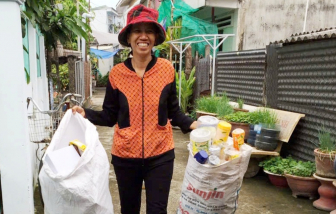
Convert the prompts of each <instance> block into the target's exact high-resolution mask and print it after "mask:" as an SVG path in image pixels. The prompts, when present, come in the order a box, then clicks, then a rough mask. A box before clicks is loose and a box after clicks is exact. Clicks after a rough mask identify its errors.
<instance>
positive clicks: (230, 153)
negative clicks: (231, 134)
mask: <svg viewBox="0 0 336 214" xmlns="http://www.w3.org/2000/svg"><path fill="white" fill-rule="evenodd" d="M240 155H241V154H240V152H239V151H237V150H235V149H231V148H230V149H225V156H224V159H225V160H226V161H230V160H233V159H235V158H238V157H239V156H240Z"/></svg>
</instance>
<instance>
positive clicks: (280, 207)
mask: <svg viewBox="0 0 336 214" xmlns="http://www.w3.org/2000/svg"><path fill="white" fill-rule="evenodd" d="M104 96H105V89H100V88H97V89H96V92H95V93H94V96H93V98H92V105H93V106H92V108H93V109H96V110H100V109H101V106H102V102H103V99H104ZM97 130H98V132H99V136H100V141H101V143H102V144H103V145H104V147H105V149H106V152H107V154H108V156H109V158H111V155H110V150H111V142H112V137H113V128H108V127H99V126H97ZM174 140H175V155H176V159H175V166H174V175H173V180H172V184H171V189H170V196H169V204H168V214H175V213H176V209H177V207H178V201H179V197H180V195H181V185H182V181H183V177H184V171H185V167H186V165H187V161H188V151H187V141H188V140H189V134H182V132H181V131H179V130H174ZM110 172H111V173H110V191H111V194H112V198H113V205H114V212H115V214H119V213H120V205H119V195H118V194H119V193H118V188H117V182H116V178H115V174H114V171H113V167H112V165H111V170H110ZM141 201H142V202H141V203H142V204H141V214H145V213H146V212H145V208H146V203H145V201H146V198H145V191H143V193H142V200H141ZM312 202H313V201H310V200H308V199H306V198H294V197H293V196H292V195H291V191H290V189H279V188H277V187H275V186H273V185H272V184H270V182H269V181H268V178H267V177H266V176H265V175H264V174H263V173H260V174H258V175H257V176H256V177H253V178H248V179H244V181H243V186H242V190H241V192H240V196H239V205H238V210H237V212H236V214H259V213H263V214H325V213H329V212H324V211H320V210H317V209H315V208H314V207H313V205H312Z"/></svg>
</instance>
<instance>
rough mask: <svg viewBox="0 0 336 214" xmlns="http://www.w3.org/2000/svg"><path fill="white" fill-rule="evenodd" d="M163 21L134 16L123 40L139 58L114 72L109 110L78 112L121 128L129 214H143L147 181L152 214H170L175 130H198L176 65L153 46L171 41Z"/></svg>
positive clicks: (117, 160)
mask: <svg viewBox="0 0 336 214" xmlns="http://www.w3.org/2000/svg"><path fill="white" fill-rule="evenodd" d="M157 18H158V12H157V11H156V10H153V9H150V8H147V7H145V6H143V5H137V6H135V7H134V8H133V9H132V10H130V11H129V13H128V15H127V25H126V27H124V28H123V29H122V30H121V32H120V34H119V37H118V39H119V43H120V44H122V45H124V46H128V47H131V48H132V56H133V57H132V58H128V59H127V60H126V61H125V62H124V63H120V64H118V65H116V66H114V67H113V69H112V70H111V72H110V75H109V83H108V85H107V87H106V95H105V99H104V103H103V110H102V111H100V112H97V111H93V110H90V109H85V110H84V109H82V108H80V107H78V106H75V107H74V108H73V112H78V113H80V114H82V115H83V116H84V117H86V118H87V119H89V120H90V121H91V122H92V123H93V124H95V125H101V126H111V127H112V126H114V125H115V134H114V138H113V144H112V165H113V167H114V171H115V174H116V178H117V183H118V188H119V196H120V203H121V213H123V214H136V213H139V212H140V205H141V190H142V183H143V181H144V183H145V188H146V202H147V206H146V210H147V213H149V214H159V213H167V203H168V195H169V189H170V182H171V179H172V175H173V167H174V158H175V154H174V142H173V133H172V125H175V126H179V127H180V128H181V130H182V132H184V133H187V132H188V131H190V130H191V129H195V128H196V126H197V123H196V122H195V121H193V120H192V119H191V118H189V117H187V116H185V115H184V114H183V113H182V112H181V111H180V108H179V105H178V100H177V96H176V84H175V79H174V78H175V71H174V68H173V66H172V64H171V63H170V62H169V61H168V60H165V59H161V58H156V57H155V56H153V55H152V48H153V46H154V45H159V44H161V43H162V42H163V41H164V40H165V31H164V29H163V28H162V26H161V25H160V24H159V23H158V22H157Z"/></svg>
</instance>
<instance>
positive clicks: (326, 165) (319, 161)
mask: <svg viewBox="0 0 336 214" xmlns="http://www.w3.org/2000/svg"><path fill="white" fill-rule="evenodd" d="M318 140H319V142H318V145H317V146H318V148H316V149H315V150H314V155H315V164H316V174H317V175H318V176H321V177H324V178H336V173H335V171H334V160H335V155H336V141H335V139H334V138H333V137H332V136H331V134H330V131H328V130H327V129H325V128H324V127H322V128H321V129H320V130H319V132H318Z"/></svg>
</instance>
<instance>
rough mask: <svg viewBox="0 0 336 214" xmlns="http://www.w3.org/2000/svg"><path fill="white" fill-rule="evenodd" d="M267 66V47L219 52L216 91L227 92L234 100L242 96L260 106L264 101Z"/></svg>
mask: <svg viewBox="0 0 336 214" xmlns="http://www.w3.org/2000/svg"><path fill="white" fill-rule="evenodd" d="M265 66H266V51H265V49H262V50H253V51H239V52H228V53H219V54H218V55H217V66H216V67H217V70H216V78H215V79H216V81H215V91H216V92H217V93H222V92H226V94H227V96H228V97H229V98H230V99H231V100H232V101H236V100H237V99H238V98H242V99H243V100H244V102H245V103H246V104H251V105H256V106H260V105H262V104H263V103H264V79H265Z"/></svg>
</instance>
